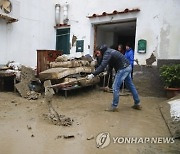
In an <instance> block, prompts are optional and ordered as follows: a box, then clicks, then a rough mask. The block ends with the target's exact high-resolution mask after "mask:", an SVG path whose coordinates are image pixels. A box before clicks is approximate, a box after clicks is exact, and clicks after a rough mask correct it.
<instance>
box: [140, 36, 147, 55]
mask: <svg viewBox="0 0 180 154" xmlns="http://www.w3.org/2000/svg"><path fill="white" fill-rule="evenodd" d="M146 46H147V41H146V40H143V39H141V40H139V41H138V53H146Z"/></svg>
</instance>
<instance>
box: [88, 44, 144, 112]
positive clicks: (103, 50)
mask: <svg viewBox="0 0 180 154" xmlns="http://www.w3.org/2000/svg"><path fill="white" fill-rule="evenodd" d="M94 52H95V55H96V56H101V57H102V62H101V64H100V65H99V66H98V67H97V68H96V70H95V71H94V72H93V73H92V74H90V75H88V76H87V79H92V78H93V77H94V76H96V75H98V74H100V73H101V72H103V71H104V69H105V68H106V66H107V65H109V68H110V69H112V68H114V69H115V70H116V72H117V73H116V75H115V79H114V83H113V101H112V104H111V106H110V108H108V109H107V110H106V111H113V112H114V111H117V108H118V103H119V91H120V86H121V84H122V82H123V81H125V84H126V86H127V87H128V88H129V90H130V91H131V93H132V95H133V99H134V105H133V106H132V108H134V109H137V110H141V105H140V99H139V96H138V93H137V90H136V88H135V86H134V84H133V82H132V79H131V70H132V67H131V65H130V63H129V61H128V60H127V59H126V58H125V57H124V55H123V54H122V53H120V52H119V51H117V50H114V49H110V48H108V47H107V46H106V45H103V46H101V47H100V48H96V50H95V51H94Z"/></svg>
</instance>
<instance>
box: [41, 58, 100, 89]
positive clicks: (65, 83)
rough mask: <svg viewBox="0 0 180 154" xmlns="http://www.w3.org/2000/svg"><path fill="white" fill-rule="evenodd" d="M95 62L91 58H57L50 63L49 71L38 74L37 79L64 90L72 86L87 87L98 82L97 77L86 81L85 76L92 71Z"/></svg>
mask: <svg viewBox="0 0 180 154" xmlns="http://www.w3.org/2000/svg"><path fill="white" fill-rule="evenodd" d="M94 66H95V62H94V61H93V60H92V58H91V57H81V58H75V59H68V58H67V57H65V56H58V57H57V58H56V60H55V61H54V62H51V63H50V69H48V70H45V71H43V72H40V74H39V78H40V80H42V81H45V80H51V81H52V83H55V84H56V85H55V86H54V87H59V88H65V87H73V86H88V85H93V84H96V83H98V82H99V80H100V79H99V77H98V76H97V77H95V78H93V79H92V80H87V79H86V76H87V74H90V73H92V72H93V71H94V69H95V68H94Z"/></svg>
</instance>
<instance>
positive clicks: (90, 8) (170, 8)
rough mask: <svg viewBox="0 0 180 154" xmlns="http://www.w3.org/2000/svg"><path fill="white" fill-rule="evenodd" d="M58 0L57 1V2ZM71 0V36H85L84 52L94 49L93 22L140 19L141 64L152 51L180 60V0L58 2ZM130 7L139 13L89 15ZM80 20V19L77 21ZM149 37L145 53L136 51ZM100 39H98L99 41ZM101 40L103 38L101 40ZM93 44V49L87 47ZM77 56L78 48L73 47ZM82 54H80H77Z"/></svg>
mask: <svg viewBox="0 0 180 154" xmlns="http://www.w3.org/2000/svg"><path fill="white" fill-rule="evenodd" d="M57 2H58V1H57ZM65 2H68V3H69V19H70V22H69V24H70V25H71V37H72V35H76V36H77V38H78V39H82V38H84V41H85V46H84V49H85V54H86V53H91V54H92V52H93V47H94V46H93V45H94V27H93V24H100V23H106V22H109V21H110V20H112V22H115V21H124V20H127V19H129V20H130V19H137V23H136V24H137V27H136V41H135V59H138V60H139V63H140V64H145V63H146V59H147V58H149V57H150V55H151V54H152V53H154V54H155V56H156V57H157V58H158V59H180V44H179V43H178V40H179V39H180V31H179V30H178V27H180V20H178V14H180V1H179V0H172V1H170V0H158V1H157V0H151V1H149V0H144V1H142V0H134V1H130V0H121V1H119V0H113V1H107V0H93V1H92V0H86V1H84V0H78V1H73V0H61V1H59V3H60V4H61V3H62V4H63V3H65ZM126 8H129V9H133V8H139V9H140V10H141V11H140V12H138V13H127V14H120V15H114V16H113V19H112V18H111V17H112V16H111V17H109V16H108V17H97V18H92V19H89V18H87V16H90V15H93V14H94V13H95V14H101V13H102V12H107V13H111V12H113V11H114V10H117V11H123V10H124V9H126ZM74 20H75V21H77V22H74ZM139 39H145V40H147V52H146V54H139V53H137V49H138V46H137V44H138V40H139ZM98 41H99V40H98ZM99 42H100V41H99ZM88 45H90V49H88ZM71 54H73V55H74V56H75V55H77V53H75V48H72V49H71ZM78 54H79V53H78Z"/></svg>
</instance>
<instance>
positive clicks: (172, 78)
mask: <svg viewBox="0 0 180 154" xmlns="http://www.w3.org/2000/svg"><path fill="white" fill-rule="evenodd" d="M160 76H161V78H162V80H163V82H164V86H165V87H168V88H180V64H173V65H163V66H162V67H161V68H160Z"/></svg>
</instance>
